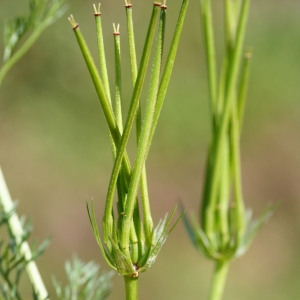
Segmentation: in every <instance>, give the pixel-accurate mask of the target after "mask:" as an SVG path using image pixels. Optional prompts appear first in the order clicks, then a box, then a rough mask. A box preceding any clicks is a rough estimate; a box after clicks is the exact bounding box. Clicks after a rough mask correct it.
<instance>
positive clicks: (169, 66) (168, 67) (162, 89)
mask: <svg viewBox="0 0 300 300" xmlns="http://www.w3.org/2000/svg"><path fill="white" fill-rule="evenodd" d="M188 4H189V0H184V1H183V2H182V5H181V8H180V12H179V16H178V19H177V23H176V27H175V31H174V35H173V39H172V42H171V45H170V50H169V54H168V57H167V60H166V63H165V68H164V70H163V73H162V76H161V80H160V84H159V88H158V93H157V100H156V107H155V113H154V116H153V122H152V128H151V134H150V138H149V144H148V150H149V148H150V145H151V142H152V139H153V135H154V131H155V128H156V126H157V122H158V119H159V116H160V112H161V109H162V106H163V103H164V99H165V96H166V93H167V87H168V85H169V82H170V79H171V74H172V70H173V67H174V62H175V57H176V54H177V50H178V45H179V40H180V36H181V32H182V28H183V24H184V20H185V17H186V12H187V8H188Z"/></svg>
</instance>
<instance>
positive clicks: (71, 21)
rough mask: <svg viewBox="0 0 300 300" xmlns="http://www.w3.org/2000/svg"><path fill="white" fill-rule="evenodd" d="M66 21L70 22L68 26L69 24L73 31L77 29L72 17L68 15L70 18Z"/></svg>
mask: <svg viewBox="0 0 300 300" xmlns="http://www.w3.org/2000/svg"><path fill="white" fill-rule="evenodd" d="M68 20H69V22H70V24H71V26H72V28H73V29H76V28H78V23H76V21H75V19H74V17H73V15H70V17H69V18H68Z"/></svg>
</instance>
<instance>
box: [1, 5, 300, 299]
mask: <svg viewBox="0 0 300 300" xmlns="http://www.w3.org/2000/svg"><path fill="white" fill-rule="evenodd" d="M20 2H21V3H20ZM219 2H221V1H215V3H216V4H215V6H216V12H217V14H216V17H215V21H216V24H218V25H219V27H218V28H219V29H218V31H219V32H218V37H219V38H218V46H220V47H222V40H221V33H222V16H221V4H220V3H219ZM92 3H93V1H78V0H77V1H75V0H74V1H68V4H69V8H68V12H67V13H66V15H65V16H64V17H63V18H62V19H60V20H59V21H58V22H56V23H55V24H54V25H52V26H51V27H50V28H48V29H47V30H46V32H44V34H43V35H42V37H41V38H40V39H39V40H38V42H37V43H36V44H35V45H34V47H33V48H32V49H31V50H30V51H29V52H28V53H27V54H26V56H25V57H24V58H23V59H22V60H21V61H20V62H19V63H18V64H17V65H16V66H15V67H14V69H13V70H12V71H11V72H10V73H9V74H8V76H7V77H6V79H5V80H4V82H3V85H2V86H1V91H0V141H1V147H0V165H1V167H2V170H3V172H4V175H5V177H6V180H7V184H8V186H9V189H10V192H11V194H12V196H13V198H14V199H17V200H19V201H20V203H19V207H18V212H19V214H22V215H26V216H27V217H29V219H31V220H32V223H33V226H34V232H33V237H34V238H37V239H39V240H42V239H44V238H46V237H49V236H51V239H52V240H51V244H50V246H49V248H48V249H47V251H46V252H45V254H44V255H43V256H42V257H41V258H40V259H39V260H38V264H39V267H40V270H41V272H42V274H43V277H44V278H45V281H46V284H47V286H48V287H49V291H50V293H51V294H52V292H53V290H52V289H51V286H52V284H51V277H52V275H55V276H56V278H58V279H61V280H64V271H63V265H64V262H65V260H67V259H69V258H71V256H72V254H73V253H76V254H77V255H78V256H79V257H80V258H81V259H83V260H86V261H88V260H95V261H97V262H98V263H99V264H100V265H101V266H102V267H103V269H108V267H107V265H106V264H105V262H104V261H103V259H102V257H101V254H100V252H99V250H98V247H97V245H96V242H95V240H94V237H93V235H92V232H91V229H90V226H89V222H88V218H87V213H86V210H85V201H86V200H91V199H94V200H95V203H96V209H97V214H98V216H99V220H100V219H101V218H102V211H103V205H104V199H105V195H106V188H107V184H108V180H109V176H110V171H111V168H112V163H111V154H110V146H109V139H108V134H107V128H106V124H105V122H104V119H103V116H102V114H101V110H100V106H99V104H98V100H97V98H96V95H95V92H94V89H93V86H92V83H91V80H90V78H89V75H88V73H87V70H86V67H85V65H84V62H83V59H82V57H81V54H80V52H79V49H78V47H77V44H76V41H75V38H74V36H73V32H72V30H71V28H70V25H69V23H68V21H67V16H68V14H70V13H73V14H74V15H75V18H76V20H77V21H78V22H79V24H80V27H81V30H82V31H83V33H84V35H85V37H86V39H87V42H88V44H89V45H90V47H91V49H92V50H93V53H96V48H95V46H96V37H95V30H94V20H93V16H92ZM133 3H134V16H135V19H134V21H135V29H136V38H137V44H138V50H139V54H140V53H141V52H140V50H141V45H142V43H143V42H144V33H145V30H146V27H147V23H148V19H149V16H150V11H151V7H152V4H151V3H152V1H148V0H147V1H133ZM180 3H181V1H170V0H169V1H168V3H167V4H168V21H169V22H168V27H167V38H168V39H169V38H170V35H171V32H172V29H173V28H174V22H175V19H176V18H177V13H178V9H179V7H180ZM123 5H124V3H123V1H117V0H103V1H102V13H103V16H102V20H103V27H104V32H105V39H106V52H107V58H108V61H109V68H110V76H111V78H112V79H113V76H114V71H113V52H112V45H113V41H112V23H113V22H117V23H118V22H119V23H120V25H121V35H122V34H123V32H124V34H123V36H122V57H123V62H124V72H123V79H124V93H125V94H126V95H127V94H129V89H127V88H126V86H130V73H129V69H128V65H129V62H128V53H127V44H126V39H125V37H126V25H125V12H124V6H123ZM25 11H27V1H26V0H22V1H17V0H2V1H1V9H0V20H1V22H0V24H1V25H0V26H1V28H0V32H1V34H2V32H3V22H4V21H5V20H6V19H10V18H13V17H15V16H17V15H19V14H20V13H21V12H25ZM299 14H300V2H299V1H292V0H286V1H284V3H283V2H282V1H277V0H276V1H267V0H261V1H253V3H252V5H251V13H250V19H249V23H248V33H247V43H246V44H247V46H249V47H251V48H252V49H253V51H254V58H253V65H252V72H251V80H250V86H249V93H248V101H247V106H246V113H245V122H244V130H243V136H242V141H241V147H242V167H243V183H244V197H245V201H246V203H247V206H248V207H249V208H252V209H253V211H254V215H255V216H257V215H258V214H259V213H261V212H262V210H263V209H264V207H265V206H266V205H267V204H268V203H269V202H273V201H278V200H280V201H281V205H280V207H279V209H278V210H277V212H276V214H275V215H274V216H273V218H272V219H271V221H270V222H269V223H268V224H267V225H266V226H265V227H264V228H263V230H262V231H261V232H260V233H259V235H258V236H257V238H256V239H255V241H254V243H253V245H252V246H251V248H250V250H249V251H248V252H247V254H246V255H245V256H244V257H242V258H241V259H239V260H236V261H235V262H234V263H233V264H232V266H231V269H230V273H229V277H228V281H227V286H226V291H225V298H224V299H264V300H268V299H272V300H277V299H278V300H279V299H299V297H300V285H299V282H298V281H299V276H300V258H299V250H300V221H299V220H300V218H299V215H300V186H299V183H300V151H299V148H300V136H299V134H300V21H299ZM145 20H146V22H145ZM1 38H2V39H3V37H1ZM0 49H1V53H0V54H1V56H2V54H3V51H2V50H3V47H1V48H0ZM127 104H128V103H125V109H126V105H127ZM209 135H210V128H209V119H208V98H207V82H206V72H205V61H204V55H203V44H202V37H201V26H200V20H199V5H198V1H196V0H195V1H191V3H190V7H189V12H188V16H187V19H186V24H185V28H184V32H183V36H182V39H181V45H180V48H179V51H178V56H177V61H176V63H175V68H174V72H173V77H172V80H171V83H170V86H169V90H168V94H167V98H166V102H165V106H164V109H163V111H162V114H161V119H160V123H159V126H158V128H157V134H156V136H155V139H154V142H153V145H152V150H151V152H150V156H149V160H148V173H149V175H148V177H149V187H150V197H151V200H152V210H153V215H154V219H155V221H156V222H157V221H158V220H159V218H161V217H162V216H164V214H165V213H166V212H170V211H171V210H172V209H173V207H174V205H175V204H176V203H177V202H178V200H179V199H182V201H183V202H184V205H185V206H186V208H187V210H188V211H194V212H196V213H197V211H198V208H199V201H200V195H201V189H202V180H203V178H202V177H203V166H204V162H205V155H206V148H207V144H208V141H209ZM132 150H133V149H132ZM133 151H134V150H133ZM211 274H212V264H211V263H210V262H208V261H206V260H205V259H204V258H203V257H202V256H201V255H200V254H199V253H198V252H197V251H196V250H195V249H194V248H193V246H192V245H191V243H190V241H189V239H188V238H187V236H186V234H185V231H184V228H183V225H182V223H180V224H179V225H178V226H177V228H176V230H175V231H174V233H173V234H172V235H171V237H170V238H169V239H168V241H167V243H166V244H165V246H164V247H163V250H162V252H161V254H160V255H159V257H158V260H157V262H156V263H155V264H154V266H153V267H152V269H150V270H149V271H148V272H147V273H144V274H142V275H141V277H140V299H143V300H147V299H174V300H175V299H176V300H177V299H178V300H179V299H206V298H207V295H208V288H209V283H210V279H211ZM113 285H114V289H113V292H112V294H111V295H110V297H109V299H112V300H114V299H123V298H124V297H123V279H122V277H120V276H118V275H116V276H114V278H113ZM52 295H53V294H52ZM28 299H29V296H28ZM51 299H55V297H51Z"/></svg>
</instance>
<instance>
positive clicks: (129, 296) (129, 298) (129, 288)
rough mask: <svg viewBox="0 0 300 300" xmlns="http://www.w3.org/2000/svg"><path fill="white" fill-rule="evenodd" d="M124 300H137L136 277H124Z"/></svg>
mask: <svg viewBox="0 0 300 300" xmlns="http://www.w3.org/2000/svg"><path fill="white" fill-rule="evenodd" d="M124 282H125V290H126V300H138V277H131V276H124Z"/></svg>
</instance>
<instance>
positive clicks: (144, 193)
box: [125, 1, 153, 237]
mask: <svg viewBox="0 0 300 300" xmlns="http://www.w3.org/2000/svg"><path fill="white" fill-rule="evenodd" d="M125 8H126V20H127V31H128V45H129V53H130V64H131V80H132V86H133V87H134V85H135V82H136V78H137V73H138V71H137V70H138V69H137V62H136V51H135V38H134V30H133V18H132V4H131V3H128V2H127V1H125ZM135 122H136V139H137V142H138V140H139V137H140V132H141V124H142V111H141V106H140V105H139V107H138V110H137V114H136V121H135ZM140 188H141V199H142V208H143V214H144V230H145V233H146V236H147V237H149V236H150V235H151V232H152V229H153V220H152V216H151V214H148V213H147V211H150V202H149V194H148V184H147V173H146V166H145V165H144V166H143V170H142V174H141V180H140Z"/></svg>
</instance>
